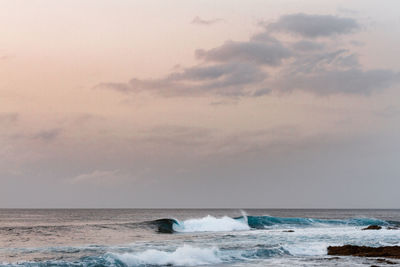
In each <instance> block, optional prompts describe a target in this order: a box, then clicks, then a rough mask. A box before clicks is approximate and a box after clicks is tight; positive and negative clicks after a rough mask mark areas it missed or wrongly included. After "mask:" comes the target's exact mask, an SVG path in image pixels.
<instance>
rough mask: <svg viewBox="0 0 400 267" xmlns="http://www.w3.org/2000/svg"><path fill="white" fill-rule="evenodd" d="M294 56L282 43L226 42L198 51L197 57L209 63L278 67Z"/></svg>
mask: <svg viewBox="0 0 400 267" xmlns="http://www.w3.org/2000/svg"><path fill="white" fill-rule="evenodd" d="M291 55H292V53H291V52H290V50H289V49H288V48H286V47H285V46H283V45H282V44H281V43H280V42H271V41H269V42H260V41H249V42H234V41H228V42H225V43H224V44H223V45H222V46H219V47H216V48H213V49H210V50H202V49H198V50H196V56H197V58H199V59H203V60H205V61H209V62H252V63H256V64H262V65H270V66H278V65H280V64H281V62H282V60H283V59H285V58H289V57H290V56H291Z"/></svg>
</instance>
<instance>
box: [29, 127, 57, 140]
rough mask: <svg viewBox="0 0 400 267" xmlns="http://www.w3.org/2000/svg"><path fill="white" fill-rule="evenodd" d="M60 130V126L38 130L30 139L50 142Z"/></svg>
mask: <svg viewBox="0 0 400 267" xmlns="http://www.w3.org/2000/svg"><path fill="white" fill-rule="evenodd" d="M61 132H62V129H61V128H55V129H50V130H44V131H40V132H38V133H35V134H33V135H32V139H37V140H41V141H44V142H50V141H53V140H55V139H56V138H57V137H58V136H59V135H60V134H61Z"/></svg>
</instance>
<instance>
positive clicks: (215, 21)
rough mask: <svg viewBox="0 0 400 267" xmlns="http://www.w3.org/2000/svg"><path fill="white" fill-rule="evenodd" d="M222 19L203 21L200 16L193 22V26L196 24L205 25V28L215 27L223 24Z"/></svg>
mask: <svg viewBox="0 0 400 267" xmlns="http://www.w3.org/2000/svg"><path fill="white" fill-rule="evenodd" d="M222 21H223V20H222V19H210V20H206V19H202V18H200V17H199V16H196V17H195V18H194V19H193V20H192V24H196V25H204V26H209V25H213V24H216V23H219V22H222Z"/></svg>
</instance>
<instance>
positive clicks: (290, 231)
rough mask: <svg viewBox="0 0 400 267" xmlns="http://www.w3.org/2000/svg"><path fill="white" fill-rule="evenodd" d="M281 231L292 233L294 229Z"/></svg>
mask: <svg viewBox="0 0 400 267" xmlns="http://www.w3.org/2000/svg"><path fill="white" fill-rule="evenodd" d="M282 232H286V233H293V232H294V231H293V230H284V231H282Z"/></svg>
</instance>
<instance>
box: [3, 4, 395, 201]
mask: <svg viewBox="0 0 400 267" xmlns="http://www.w3.org/2000/svg"><path fill="white" fill-rule="evenodd" d="M399 10H400V1H397V0H392V1H366V0H359V1H348V0H344V1H321V0H315V1H311V0H309V1H294V0H291V1H289V0H285V1H281V0H279V1H264V0H263V1H261V0H260V1H258V0H250V1H235V0H219V1H215V0H209V1H203V0H201V1H192V0H168V1H162V0H157V1H155V0H149V1H144V0H143V1H128V0H118V1H113V0H84V1H82V0H79V1H78V0H57V1H54V0H43V1H38V0H24V1H20V0H2V1H0V24H1V25H2V26H1V30H0V207H3V208H6V207H11V208H15V207H27V208H31V207H49V208H53V207H60V208H64V207H106V208H107V207H132V208H140V207H143V208H149V207H159V208H166V207H170V208H174V207H195V208H197V207H215V208H221V207H229V208H251V207H254V208H396V207H397V208H398V203H399V202H400V195H399V194H398V189H399V188H400V164H399V159H400V138H399V137H400V13H399Z"/></svg>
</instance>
